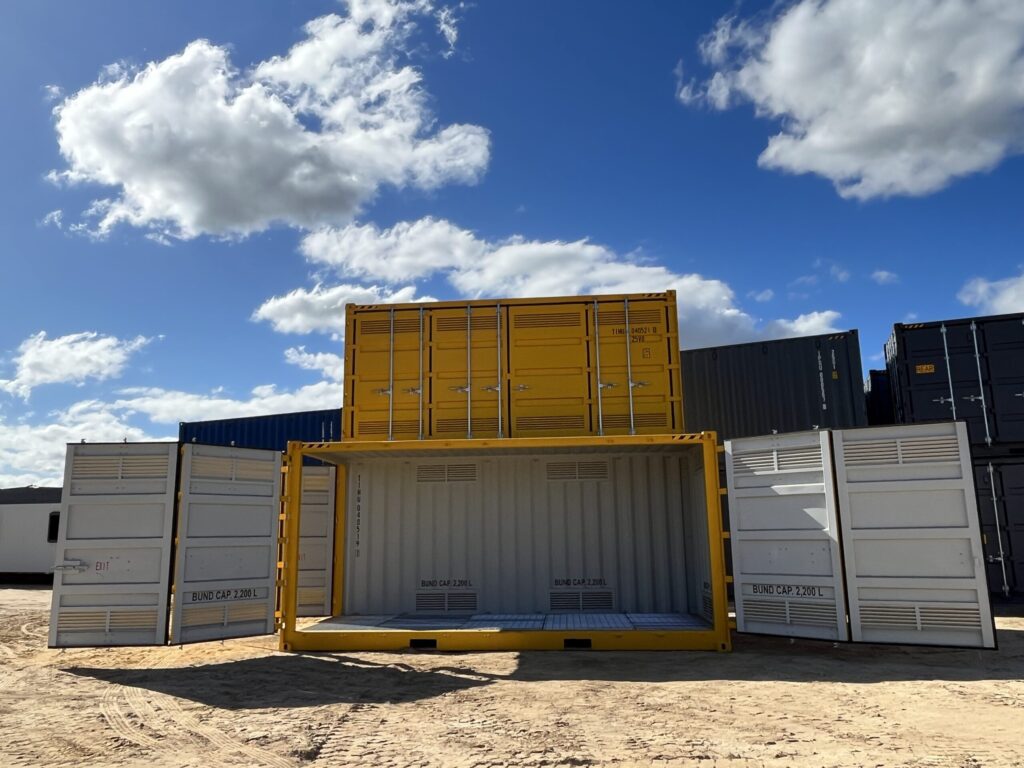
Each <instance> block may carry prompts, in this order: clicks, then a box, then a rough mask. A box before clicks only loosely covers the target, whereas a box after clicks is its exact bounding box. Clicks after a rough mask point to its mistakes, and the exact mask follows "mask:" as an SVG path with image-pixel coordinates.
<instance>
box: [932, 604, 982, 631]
mask: <svg viewBox="0 0 1024 768" xmlns="http://www.w3.org/2000/svg"><path fill="white" fill-rule="evenodd" d="M918 614H919V615H920V617H921V629H981V612H980V611H979V610H978V609H977V608H975V607H970V608H966V607H965V608H951V607H939V606H926V605H922V606H920V607H919V608H918Z"/></svg>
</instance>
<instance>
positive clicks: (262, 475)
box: [235, 459, 277, 480]
mask: <svg viewBox="0 0 1024 768" xmlns="http://www.w3.org/2000/svg"><path fill="white" fill-rule="evenodd" d="M276 470H277V467H276V466H275V465H274V463H273V462H271V461H253V460H250V459H237V460H236V462H235V480H273V479H274V472H275V471H276Z"/></svg>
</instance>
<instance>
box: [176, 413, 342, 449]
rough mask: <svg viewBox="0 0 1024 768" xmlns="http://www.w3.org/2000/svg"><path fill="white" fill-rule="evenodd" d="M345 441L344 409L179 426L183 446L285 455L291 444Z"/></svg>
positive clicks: (201, 422) (190, 423)
mask: <svg viewBox="0 0 1024 768" xmlns="http://www.w3.org/2000/svg"><path fill="white" fill-rule="evenodd" d="M340 439H341V408H340V407H339V408H332V409H329V410H325V411H301V412H299V413H274V414H268V415H266V416H246V417H243V418H238V419H216V420H213V421H183V422H181V423H179V424H178V440H179V441H180V442H182V443H205V444H207V445H234V446H236V447H238V448H261V449H264V450H269V451H284V450H285V449H287V447H288V441H289V440H301V441H303V442H317V441H332V440H340Z"/></svg>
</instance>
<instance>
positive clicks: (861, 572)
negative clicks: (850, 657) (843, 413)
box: [833, 422, 995, 648]
mask: <svg viewBox="0 0 1024 768" xmlns="http://www.w3.org/2000/svg"><path fill="white" fill-rule="evenodd" d="M833 440H834V451H835V461H836V479H837V489H838V494H839V510H840V520H841V522H842V540H843V550H844V556H845V567H846V583H847V586H848V589H849V610H850V628H851V634H852V635H853V639H854V640H860V641H864V642H883V643H914V644H924V645H954V646H975V647H983V648H993V647H995V633H994V629H993V625H992V615H991V609H990V606H989V598H988V587H987V585H986V580H985V565H984V562H983V558H982V548H981V534H980V531H979V524H978V510H977V506H976V504H977V502H976V500H975V495H974V478H973V475H972V469H971V457H970V451H969V446H968V442H967V430H966V427H965V426H964V424H963V423H952V422H950V423H944V424H916V425H911V426H898V427H879V428H872V429H855V430H837V431H835V432H834V433H833Z"/></svg>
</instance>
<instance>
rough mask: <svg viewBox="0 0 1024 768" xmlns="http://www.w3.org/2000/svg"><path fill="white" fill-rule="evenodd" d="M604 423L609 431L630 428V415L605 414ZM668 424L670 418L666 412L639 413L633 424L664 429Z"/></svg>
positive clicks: (635, 415) (634, 416) (635, 416)
mask: <svg viewBox="0 0 1024 768" xmlns="http://www.w3.org/2000/svg"><path fill="white" fill-rule="evenodd" d="M602 421H603V422H604V426H605V427H606V428H608V429H625V428H626V427H628V426H629V414H628V413H612V414H605V416H604V417H603V419H602ZM667 423H668V416H667V415H666V414H665V412H664V411H662V412H661V413H637V414H634V415H633V424H634V426H637V427H664V426H665V425H666V424H667Z"/></svg>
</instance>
